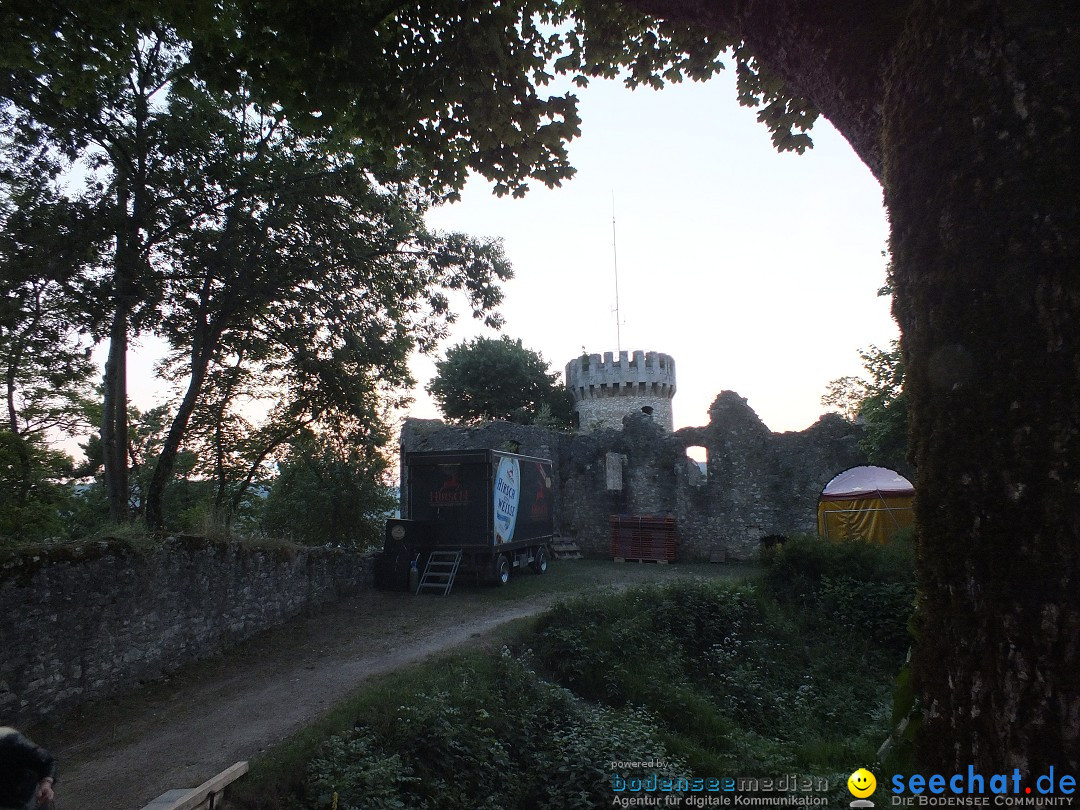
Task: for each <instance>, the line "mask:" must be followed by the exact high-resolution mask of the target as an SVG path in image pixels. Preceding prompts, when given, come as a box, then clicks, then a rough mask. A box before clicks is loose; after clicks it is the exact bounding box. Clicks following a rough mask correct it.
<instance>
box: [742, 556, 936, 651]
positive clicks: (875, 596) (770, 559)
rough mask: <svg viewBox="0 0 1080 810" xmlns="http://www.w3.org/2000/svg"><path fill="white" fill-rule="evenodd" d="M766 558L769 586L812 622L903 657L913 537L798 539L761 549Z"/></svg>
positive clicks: (910, 598) (911, 588)
mask: <svg viewBox="0 0 1080 810" xmlns="http://www.w3.org/2000/svg"><path fill="white" fill-rule="evenodd" d="M762 563H763V564H764V566H765V576H764V579H763V582H764V586H765V589H766V591H767V592H768V593H769V594H770V595H771V596H772V597H773V598H775V599H776V600H777V601H778V602H780V603H781V604H783V605H786V606H788V607H791V608H794V609H796V610H798V611H800V612H801V613H802V614H803V617H804V621H805V622H806V623H807V624H808V625H809V626H812V627H814V629H815V630H818V631H820V632H822V633H824V634H826V635H832V636H842V637H844V638H845V639H846V640H847V641H846V643H848V644H852V643H854V644H857V645H861V646H862V647H863V648H864V649H869V648H871V647H873V648H875V649H881V650H882V651H884V652H885V653H886V654H888V655H889V656H891V657H896V656H900V657H901V658H902V656H903V654H904V651H905V650H906V649H907V647H908V644H909V643H910V637H909V634H908V630H907V626H908V620H909V619H910V616H911V612H912V609H913V606H914V600H915V560H914V554H913V552H912V546H911V542H910V539H909V538H905V537H902V536H901V537H897V538H895V539H894V540H893V542H892V543H889V544H887V545H883V546H882V545H874V544H871V543H862V542H849V543H830V542H826V541H823V540H818V539H814V538H806V537H804V538H796V539H793V540H791V541H790V542H788V543H786V544H784V545H781V546H776V547H774V548H771V549H768V550H766V551H763V553H762Z"/></svg>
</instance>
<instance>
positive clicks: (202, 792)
mask: <svg viewBox="0 0 1080 810" xmlns="http://www.w3.org/2000/svg"><path fill="white" fill-rule="evenodd" d="M247 771H248V764H247V763H246V762H237V763H236V764H235V765H233V766H232V767H230V768H226V769H225V770H223V771H222V772H221V773H219V774H218V775H217V776H215V777H213V778H212V779H208V780H207V781H205V782H203V783H202V784H201V785H199V786H198V787H197V788H181V789H180V790H167V791H165V792H164V793H162V794H161V795H160V796H158V797H157V798H156V799H154V800H153V801H152V802H150V804H148V805H146V806H145V807H144V808H143V809H142V810H200V809H201V808H205V810H218V809H219V808H222V807H224V806H225V804H224V800H225V788H227V787H228V786H229V785H231V784H232V783H233V782H235V781H236V780H237V779H239V778H240V777H241V776H243V775H244V774H245V773H247Z"/></svg>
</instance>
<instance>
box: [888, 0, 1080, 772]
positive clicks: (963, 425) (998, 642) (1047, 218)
mask: <svg viewBox="0 0 1080 810" xmlns="http://www.w3.org/2000/svg"><path fill="white" fill-rule="evenodd" d="M1076 8H1077V7H1076V6H1075V5H1073V4H1066V3H1055V2H1030V0H1029V1H1028V2H1025V3H1014V4H1003V3H995V2H934V1H932V0H924V1H923V2H920V3H919V4H918V6H917V8H916V9H914V11H913V15H912V17H911V19H910V21H909V26H908V28H907V31H906V33H905V35H904V36H903V37H902V38H901V40H900V42H899V43H898V45H897V48H896V50H895V58H894V60H893V66H892V69H891V73H890V76H889V79H888V81H887V87H888V90H887V92H886V97H885V104H884V135H883V139H882V143H883V154H884V155H885V166H884V180H885V199H886V203H887V206H888V209H889V216H890V219H891V223H892V252H893V258H894V261H895V268H894V269H895V275H896V279H895V281H896V306H895V311H896V315H897V317H898V320H899V321H900V325H901V329H902V332H903V347H904V352H905V356H906V359H907V366H906V368H907V369H908V374H909V376H908V380H907V390H908V395H909V396H910V398H911V412H912V418H913V425H912V436H913V441H914V454H915V460H916V463H917V466H918V470H919V475H918V483H917V490H918V498H917V519H918V526H919V557H918V559H919V580H920V584H921V594H922V599H923V603H922V605H921V608H920V612H921V635H922V638H921V640H920V643H919V645H918V647H917V649H916V661H915V672H916V679H917V683H918V689H919V691H920V693H921V695H922V698H923V701H924V706H923V709H924V712H925V718H926V719H925V726H924V729H923V733H922V735H921V739H920V750H921V759H922V760H924V761H925V762H927V763H929V764H934V765H938V764H940V765H941V766H943V767H955V768H960V767H966V766H967V765H968V764H970V763H974V764H975V765H976V767H981V768H983V769H985V770H986V771H987V772H1002V770H1003V769H1009V770H1010V772H1011V769H1012V768H1014V767H1018V768H1020V770H1021V773H1024V774H1028V775H1032V776H1037V775H1038V774H1040V773H1045V772H1047V771H1048V769H1049V766H1051V765H1054V766H1056V768H1057V770H1058V772H1060V771H1062V770H1063V769H1065V770H1068V771H1071V772H1073V773H1075V771H1076V770H1077V767H1078V765H1080V751H1078V750H1077V739H1078V735H1080V689H1078V681H1080V530H1078V527H1080V242H1078V240H1080V210H1078V206H1080V149H1078V147H1080V128H1078V127H1080V82H1078V77H1080V41H1077V37H1078V34H1080V20H1078V14H1077V11H1076ZM1069 24H1071V25H1072V27H1073V34H1072V36H1071V37H1068V36H1066V35H1065V34H1064V32H1065V31H1066V27H1067V25H1069ZM1068 39H1071V42H1070V41H1067V40H1068Z"/></svg>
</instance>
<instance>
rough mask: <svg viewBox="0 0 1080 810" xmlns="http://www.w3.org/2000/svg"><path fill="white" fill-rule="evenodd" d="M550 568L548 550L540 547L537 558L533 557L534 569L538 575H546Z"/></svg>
mask: <svg viewBox="0 0 1080 810" xmlns="http://www.w3.org/2000/svg"><path fill="white" fill-rule="evenodd" d="M547 568H548V558H547V549H546V548H544V547H543V546H540V548H538V549H537V550H536V556H535V557H533V561H532V569H533V571H535V572H536V573H538V574H546V573H547Z"/></svg>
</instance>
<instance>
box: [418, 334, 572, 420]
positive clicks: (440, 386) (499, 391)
mask: <svg viewBox="0 0 1080 810" xmlns="http://www.w3.org/2000/svg"><path fill="white" fill-rule="evenodd" d="M549 369H550V366H549V364H548V362H547V361H546V360H544V358H543V357H542V356H541V355H540V354H538V353H537V352H535V351H533V350H532V349H527V348H525V346H523V345H522V343H521V340H520V339H517V340H512V339H511V338H509V337H507V336H506V335H503V336H502V337H501V338H485V337H479V338H475V339H473V340H467V341H465V342H463V343H459V344H458V345H457V346H451V347H450V348H449V349H448V350H447V352H446V358H445V359H443V360H439V361H438V362H437V363H436V364H435V377H434V378H433V379H432V381H431V382H430V383H429V384H428V387H427V390H428V393H430V394H431V395H432V397H433V398H434V399H435V402H437V403H438V405H439V410H441V411H442V412H443V414H444V415H445V416H446V417H447V418H448V419H453V420H460V421H465V422H475V421H479V420H482V419H513V418H515V417H519V418H524V419H527V420H528V421H533V420H535V419H536V418H537V416H539V415H540V414H541V412H542V411H543V412H544V413H545V414H546V415H547V417H548V418H552V417H554V421H561V422H562V423H563V424H568V423H569V421H570V413H569V410H570V409H569V404H568V401H567V399H566V396H565V395H564V392H565V388H564V386H562V385H561V383H560V381H559V375H558V374H557V373H555V374H552V373H551V372H550V370H549Z"/></svg>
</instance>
